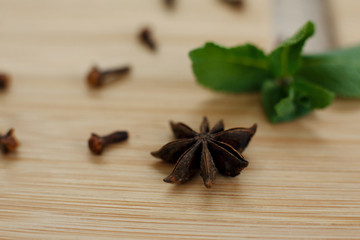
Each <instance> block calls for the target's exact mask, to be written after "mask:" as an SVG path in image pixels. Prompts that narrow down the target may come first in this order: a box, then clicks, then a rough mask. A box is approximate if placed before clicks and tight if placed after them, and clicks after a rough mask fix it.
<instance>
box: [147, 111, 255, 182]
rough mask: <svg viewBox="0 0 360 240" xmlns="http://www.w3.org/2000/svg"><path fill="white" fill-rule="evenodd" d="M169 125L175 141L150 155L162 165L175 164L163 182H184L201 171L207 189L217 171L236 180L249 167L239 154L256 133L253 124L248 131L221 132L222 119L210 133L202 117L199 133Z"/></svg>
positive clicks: (177, 124)
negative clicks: (166, 163) (164, 163)
mask: <svg viewBox="0 0 360 240" xmlns="http://www.w3.org/2000/svg"><path fill="white" fill-rule="evenodd" d="M170 126H171V129H172V131H173V133H174V136H175V138H176V139H177V140H175V141H172V142H170V143H168V144H166V145H164V146H163V147H162V148H161V149H160V150H158V151H155V152H152V153H151V154H152V155H153V156H154V157H157V158H161V159H162V160H164V161H165V162H169V163H175V168H174V170H173V171H172V173H171V174H170V175H169V176H168V177H166V178H165V179H164V181H165V182H168V183H184V182H186V181H188V180H189V179H190V178H191V177H192V176H193V175H194V174H195V173H196V172H197V171H198V170H199V169H200V175H201V177H202V178H203V181H204V185H205V186H206V187H207V188H210V187H211V186H212V185H213V183H214V182H215V178H216V173H217V171H219V172H220V173H221V174H223V175H225V176H231V177H235V176H237V175H239V174H240V172H241V170H242V169H244V168H245V167H247V166H248V161H246V160H245V159H244V157H243V156H242V155H241V152H242V151H244V149H245V148H246V146H247V145H248V143H249V142H250V140H251V138H252V136H253V135H254V134H255V132H256V128H257V125H256V124H254V125H253V126H252V127H250V128H232V129H228V130H224V122H223V121H222V120H221V121H219V122H218V123H216V124H215V126H214V127H213V128H212V129H211V130H210V129H209V122H208V120H207V118H206V117H204V119H203V122H202V123H201V126H200V133H197V132H195V131H194V130H192V129H191V128H190V127H189V126H187V125H185V124H184V123H174V122H170Z"/></svg>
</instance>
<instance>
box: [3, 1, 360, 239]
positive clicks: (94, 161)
mask: <svg viewBox="0 0 360 240" xmlns="http://www.w3.org/2000/svg"><path fill="white" fill-rule="evenodd" d="M332 4H333V5H334V6H335V8H334V16H335V22H336V24H337V25H336V30H337V32H338V33H339V34H338V35H337V37H338V38H339V42H340V44H350V43H355V42H356V41H358V40H359V39H360V32H359V31H354V28H353V27H351V26H358V25H359V24H360V18H359V16H358V11H356V10H355V9H359V8H358V7H359V2H358V1H356V0H347V1H341V2H340V1H332ZM0 6H1V8H0V70H3V71H7V72H9V73H11V75H12V77H13V84H12V86H11V88H10V89H9V91H7V92H2V93H0V104H1V105H0V130H1V131H6V130H7V129H8V128H10V127H15V128H16V134H17V136H18V138H19V139H20V140H21V148H20V149H19V151H18V152H17V153H16V154H12V155H8V156H1V158H0V239H359V238H360V237H359V236H360V192H359V188H360V178H359V174H360V161H359V160H360V159H359V156H360V148H359V144H360V125H359V124H358V119H359V118H360V107H359V101H357V100H346V99H337V100H336V101H335V102H334V104H333V105H332V106H331V107H329V108H327V109H325V110H322V111H316V112H314V113H312V114H310V115H309V116H307V117H305V118H303V119H301V120H298V121H295V122H291V123H286V124H279V125H271V124H269V123H268V122H267V121H266V119H265V117H264V114H263V112H262V108H261V105H260V99H259V95H258V94H243V95H225V94H219V93H215V92H212V91H209V90H206V89H203V88H202V87H200V86H199V85H197V84H196V82H195V81H194V77H193V75H192V72H191V68H190V61H189V59H188V57H187V52H188V51H189V50H190V49H193V48H194V47H197V46H200V45H202V44H203V43H204V42H205V41H207V40H213V41H216V42H218V43H221V44H224V45H235V44H240V43H245V42H254V43H255V44H257V45H259V46H261V47H263V48H264V49H266V50H269V49H271V47H272V46H271V45H272V39H271V32H272V25H271V21H270V20H271V11H270V9H271V8H270V2H269V1H263V0H251V1H246V8H245V9H244V10H241V11H235V10H233V9H230V8H228V7H227V6H226V5H222V4H221V3H218V2H217V1H206V0H197V1H192V0H183V1H179V3H178V5H177V7H176V9H175V10H174V11H167V10H166V9H165V8H164V6H163V5H162V3H161V1H155V0H151V1H150V0H148V1H140V0H121V1H120V0H102V1H100V0H94V1H85V0H77V1H72V0H61V1H60V0H53V1H45V0H38V1H21V0H0ZM144 25H149V26H150V27H152V28H153V30H154V34H155V37H156V39H157V40H158V42H159V47H160V50H159V52H157V53H155V54H153V53H151V52H149V51H148V50H147V49H146V48H144V47H143V46H142V45H140V44H139V43H138V42H137V40H136V33H137V32H138V30H139V29H140V28H141V27H142V26H144ZM350 25H351V26H350ZM93 63H97V64H99V65H100V66H102V67H112V66H116V65H119V64H124V63H130V64H131V65H132V66H133V72H132V73H131V75H130V77H129V78H126V79H124V80H123V81H119V82H118V83H114V84H112V85H109V86H107V87H105V88H103V89H101V90H99V91H93V90H90V89H88V88H87V86H86V85H85V82H84V76H85V73H86V71H87V70H88V69H89V68H90V66H91V65H92V64H93ZM203 115H207V116H208V117H209V119H210V121H211V123H212V124H213V123H215V121H217V120H218V119H220V118H222V119H224V121H225V124H226V127H229V128H230V127H240V126H250V125H251V124H253V123H254V122H257V123H258V125H259V129H258V132H257V134H256V135H255V137H254V139H253V141H252V142H251V144H250V145H249V147H248V148H247V150H246V151H245V153H244V154H245V156H246V158H247V159H248V160H249V162H250V165H249V167H248V168H247V169H245V170H244V172H243V173H242V174H241V175H240V176H238V177H236V178H226V177H222V176H218V178H217V180H216V184H215V186H214V187H213V188H212V189H206V188H205V187H204V186H203V184H202V180H201V178H200V177H196V178H195V179H193V180H192V181H191V182H189V183H188V184H186V185H180V186H174V185H171V184H166V183H164V182H162V178H163V177H165V176H166V175H167V174H168V173H169V172H170V171H171V169H172V166H171V165H167V164H165V163H162V162H161V161H159V160H158V159H155V158H153V157H152V156H150V154H149V152H150V151H153V150H156V149H158V148H159V147H160V146H162V145H163V144H164V143H166V142H167V141H169V140H171V139H172V136H171V133H170V129H169V126H168V121H169V120H171V119H172V120H175V121H183V122H186V123H188V124H189V125H190V126H192V127H193V128H197V127H198V125H199V124H200V121H201V117H202V116H203ZM115 129H119V130H121V129H127V130H129V132H130V139H129V141H128V142H126V143H124V144H119V145H116V146H114V147H111V148H110V149H107V151H106V152H105V153H104V155H103V156H101V157H96V156H93V155H91V154H90V153H89V151H88V149H87V146H86V140H87V138H88V137H89V136H90V133H91V132H93V131H95V132H98V133H107V132H111V131H113V130H115Z"/></svg>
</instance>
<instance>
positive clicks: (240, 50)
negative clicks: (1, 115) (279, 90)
mask: <svg viewBox="0 0 360 240" xmlns="http://www.w3.org/2000/svg"><path fill="white" fill-rule="evenodd" d="M189 55H190V58H191V60H192V67H193V71H194V74H195V76H196V77H197V80H198V82H199V83H200V84H202V85H204V86H205V87H209V88H212V89H214V90H219V91H226V92H253V91H256V90H260V88H261V85H262V83H263V81H264V80H265V79H266V78H268V77H269V75H270V71H269V60H268V57H267V56H266V55H265V54H264V52H263V51H261V50H260V49H258V48H257V47H255V46H253V45H250V44H246V45H243V46H239V47H234V48H224V47H221V46H219V45H216V44H214V43H206V44H205V46H203V47H201V48H198V49H195V50H193V51H191V52H190V54H189Z"/></svg>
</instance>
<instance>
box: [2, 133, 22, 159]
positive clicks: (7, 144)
mask: <svg viewBox="0 0 360 240" xmlns="http://www.w3.org/2000/svg"><path fill="white" fill-rule="evenodd" d="M14 131H15V130H14V129H13V128H11V129H10V130H9V131H8V132H7V133H6V134H5V135H1V134H0V148H1V149H2V152H3V153H4V154H7V153H10V152H14V151H15V150H16V149H17V147H18V146H19V141H18V140H17V139H16V137H15V135H14Z"/></svg>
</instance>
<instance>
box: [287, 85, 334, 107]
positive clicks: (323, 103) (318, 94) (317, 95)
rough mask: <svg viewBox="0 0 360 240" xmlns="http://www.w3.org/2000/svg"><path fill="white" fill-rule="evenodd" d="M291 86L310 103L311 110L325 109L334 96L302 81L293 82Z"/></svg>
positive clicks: (325, 90) (319, 87) (321, 88)
mask: <svg viewBox="0 0 360 240" xmlns="http://www.w3.org/2000/svg"><path fill="white" fill-rule="evenodd" d="M291 86H292V87H293V88H294V89H295V90H296V91H297V92H299V93H301V94H302V95H303V96H306V98H307V99H308V100H309V101H310V103H311V106H312V107H313V108H325V107H327V106H329V105H330V104H331V102H332V101H333V99H334V98H335V94H334V93H333V92H331V91H329V90H327V89H325V88H323V87H321V86H318V85H316V84H313V83H311V82H307V81H304V80H295V81H293V83H292V84H291Z"/></svg>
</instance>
